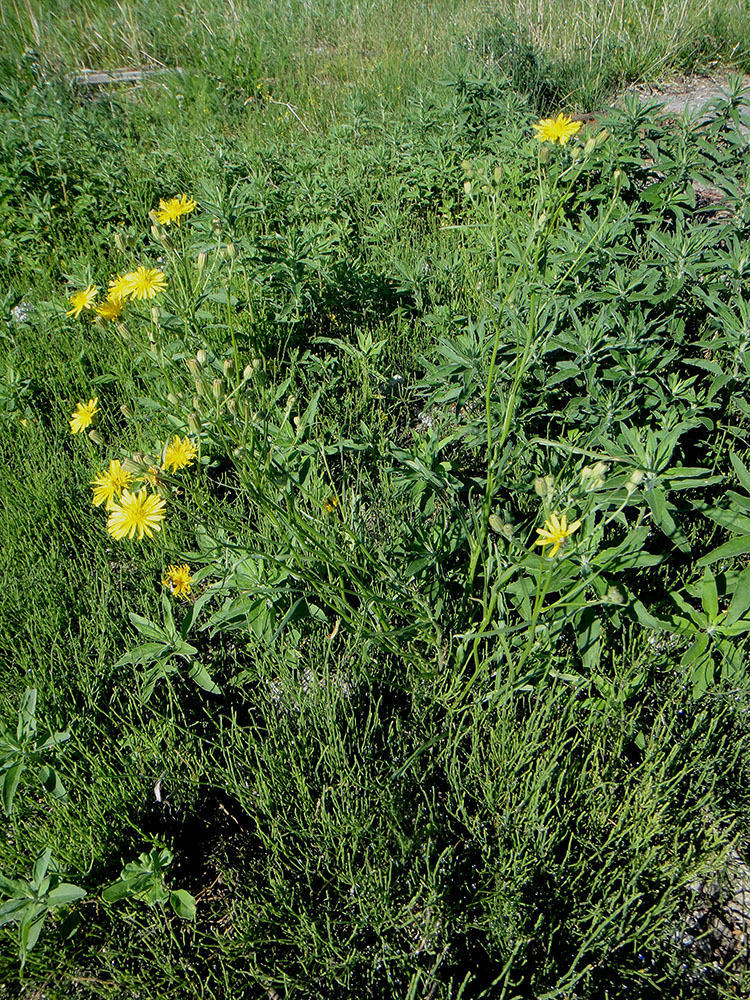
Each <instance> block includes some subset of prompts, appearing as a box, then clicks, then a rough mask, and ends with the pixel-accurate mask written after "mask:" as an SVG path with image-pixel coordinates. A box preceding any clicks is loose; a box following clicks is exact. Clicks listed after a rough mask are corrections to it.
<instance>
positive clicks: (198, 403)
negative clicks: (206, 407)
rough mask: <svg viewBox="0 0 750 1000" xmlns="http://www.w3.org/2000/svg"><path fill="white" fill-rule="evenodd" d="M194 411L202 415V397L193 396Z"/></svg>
mask: <svg viewBox="0 0 750 1000" xmlns="http://www.w3.org/2000/svg"><path fill="white" fill-rule="evenodd" d="M193 409H194V410H195V411H196V412H198V413H200V409H201V400H200V396H193Z"/></svg>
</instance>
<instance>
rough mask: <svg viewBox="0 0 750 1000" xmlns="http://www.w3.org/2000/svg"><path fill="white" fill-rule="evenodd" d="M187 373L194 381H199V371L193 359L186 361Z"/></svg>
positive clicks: (198, 366)
mask: <svg viewBox="0 0 750 1000" xmlns="http://www.w3.org/2000/svg"><path fill="white" fill-rule="evenodd" d="M187 366H188V371H189V372H190V374H191V375H192V376H193V378H194V379H196V380H197V379H199V378H200V377H201V369H200V365H199V364H198V362H197V361H196V360H195V358H188V359H187Z"/></svg>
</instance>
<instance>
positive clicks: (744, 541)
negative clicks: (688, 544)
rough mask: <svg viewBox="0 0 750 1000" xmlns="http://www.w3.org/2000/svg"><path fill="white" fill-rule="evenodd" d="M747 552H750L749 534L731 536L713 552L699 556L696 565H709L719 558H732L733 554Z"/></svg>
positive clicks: (744, 553)
mask: <svg viewBox="0 0 750 1000" xmlns="http://www.w3.org/2000/svg"><path fill="white" fill-rule="evenodd" d="M748 552H750V535H743V536H742V537H741V538H732V539H730V540H729V541H728V542H724V544H723V545H720V546H719V547H718V549H714V550H713V552H709V553H708V554H707V555H705V556H701V558H700V559H699V560H698V562H697V564H696V565H698V566H710V565H711V563H715V562H718V561H719V560H720V559H733V558H734V557H735V556H745V555H747V554H748Z"/></svg>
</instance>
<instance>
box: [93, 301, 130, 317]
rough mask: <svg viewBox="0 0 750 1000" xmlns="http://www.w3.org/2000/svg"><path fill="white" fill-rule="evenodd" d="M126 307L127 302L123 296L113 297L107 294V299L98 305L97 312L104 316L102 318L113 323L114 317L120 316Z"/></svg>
mask: <svg viewBox="0 0 750 1000" xmlns="http://www.w3.org/2000/svg"><path fill="white" fill-rule="evenodd" d="M124 308H125V302H124V301H123V299H121V298H117V299H111V298H110V297H109V296H107V298H106V300H105V301H104V302H102V304H101V305H100V306H97V307H96V311H97V314H98V315H99V316H101V317H102V319H106V320H109V322H110V323H111V322H112V320H114V319H119V318H120V313H121V312H122V310H123V309H124Z"/></svg>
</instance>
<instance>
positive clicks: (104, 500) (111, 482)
mask: <svg viewBox="0 0 750 1000" xmlns="http://www.w3.org/2000/svg"><path fill="white" fill-rule="evenodd" d="M132 482H133V476H132V474H131V473H130V472H128V471H127V469H123V467H122V466H121V465H120V463H119V461H118V460H117V459H116V458H115V459H113V460H112V461H111V462H110V463H109V468H108V469H107V471H106V472H102V473H100V474H99V475H98V476H95V477H94V479H93V480H92V481H91V485H92V486H93V487H94V501H93V503H94V506H95V507H99V506H101V504H105V505H106V508H107V510H110V509H111V508H112V506H113V501H114V498H115V497H116V496H118V497H119V495H120V494H121V493H122V491H123V490H125V489H127V488H128V486H130V484H131V483H132Z"/></svg>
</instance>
